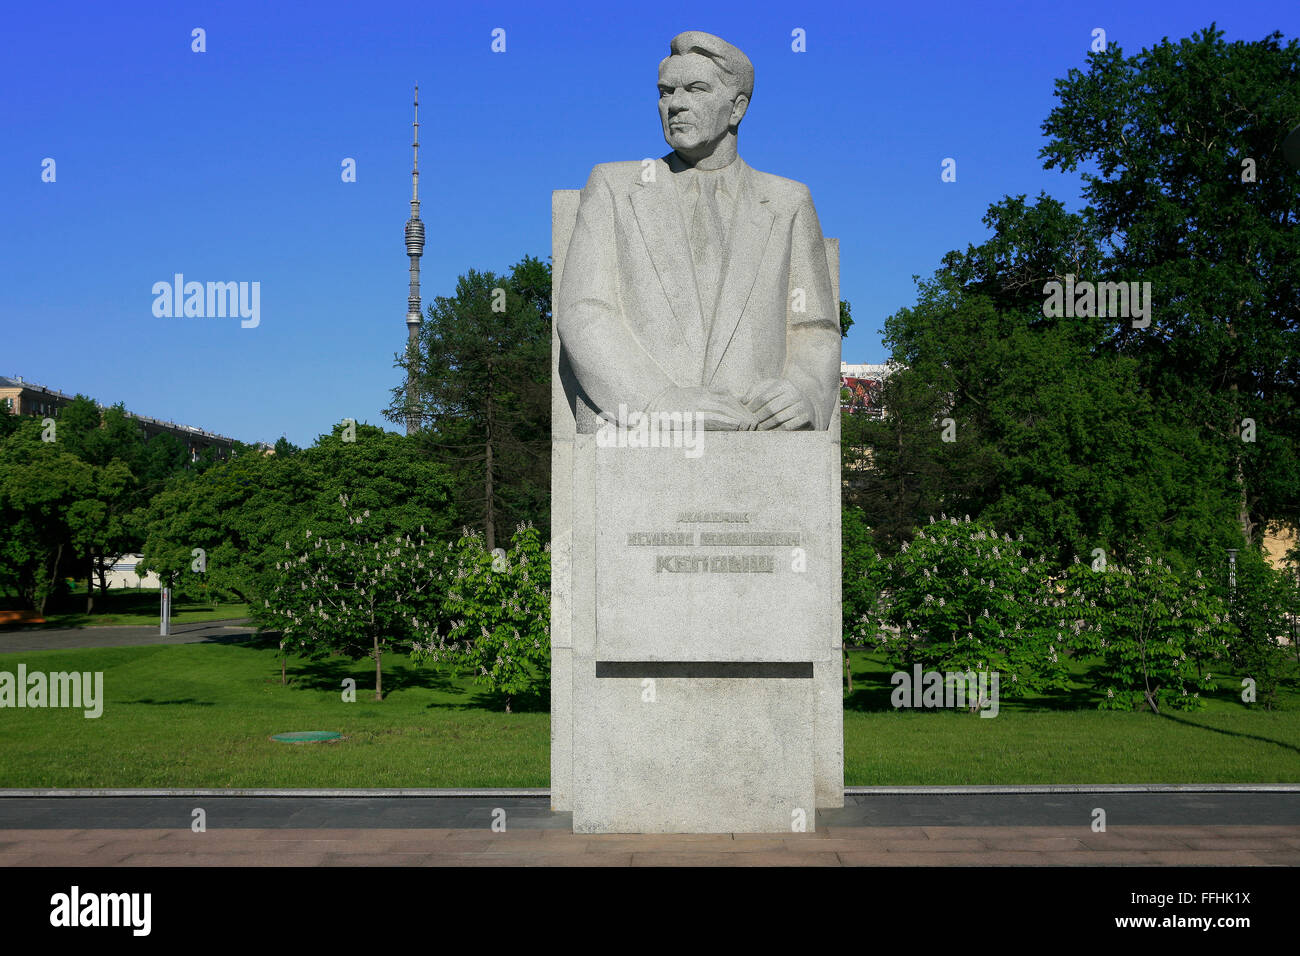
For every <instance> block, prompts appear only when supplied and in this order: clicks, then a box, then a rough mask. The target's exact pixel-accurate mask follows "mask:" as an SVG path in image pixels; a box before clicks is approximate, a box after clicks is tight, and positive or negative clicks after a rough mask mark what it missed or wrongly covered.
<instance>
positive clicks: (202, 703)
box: [119, 697, 217, 707]
mask: <svg viewBox="0 0 1300 956" xmlns="http://www.w3.org/2000/svg"><path fill="white" fill-rule="evenodd" d="M119 703H123V704H154V705H158V706H164V707H165V706H170V705H171V704H193V705H194V706H195V707H215V706H217V704H216V701H212V700H195V699H194V698H193V697H179V698H176V699H175V700H154V699H153V698H152V697H141V698H139V699H137V700H123V701H119Z"/></svg>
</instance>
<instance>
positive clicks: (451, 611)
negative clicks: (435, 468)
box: [412, 525, 551, 713]
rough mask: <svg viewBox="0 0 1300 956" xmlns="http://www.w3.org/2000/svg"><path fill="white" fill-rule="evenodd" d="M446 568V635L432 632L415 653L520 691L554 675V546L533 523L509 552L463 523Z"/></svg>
mask: <svg viewBox="0 0 1300 956" xmlns="http://www.w3.org/2000/svg"><path fill="white" fill-rule="evenodd" d="M453 550H454V560H453V562H452V563H451V564H449V565H447V570H446V571H445V572H444V580H445V588H446V615H447V617H448V618H449V619H450V623H449V625H448V628H447V632H446V633H445V634H439V633H428V634H427V635H426V637H425V639H424V641H423V643H417V645H416V647H415V649H414V651H413V652H412V656H413V657H414V658H416V659H418V660H427V661H430V662H433V663H441V664H449V665H451V666H453V667H456V668H460V669H463V670H467V671H469V672H470V673H472V674H473V675H474V679H475V681H477V682H478V683H480V684H484V685H486V686H487V687H489V688H491V689H492V690H493V691H496V692H498V693H502V694H505V696H506V700H505V708H506V713H510V710H511V704H512V703H513V701H514V699H515V697H516V696H518V695H520V694H523V693H528V692H536V691H537V690H538V689H540V688H542V687H544V686H546V684H547V683H548V682H549V680H550V664H551V591H550V582H551V572H550V569H551V553H550V552H551V546H550V545H549V544H545V545H544V544H542V541H541V536H540V535H539V534H538V531H537V529H536V528H534V527H533V526H532V525H520V526H519V527H518V528H517V529H516V530H515V533H514V536H513V537H512V539H511V547H510V549H509V550H508V551H507V550H506V549H504V548H498V549H496V550H495V551H493V550H489V549H488V548H487V547H486V546H485V543H484V540H483V538H482V536H481V535H479V534H478V533H477V532H473V531H470V530H469V529H465V531H464V532H463V533H462V535H461V537H460V540H459V541H457V542H456V544H455V545H453Z"/></svg>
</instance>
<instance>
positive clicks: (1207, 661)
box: [1062, 548, 1233, 714]
mask: <svg viewBox="0 0 1300 956" xmlns="http://www.w3.org/2000/svg"><path fill="white" fill-rule="evenodd" d="M1062 583H1063V586H1064V588H1065V589H1066V591H1067V592H1068V593H1069V595H1070V596H1071V597H1072V598H1074V600H1075V603H1076V605H1077V606H1078V608H1079V614H1080V615H1081V617H1082V619H1083V620H1084V621H1086V622H1087V624H1088V625H1089V626H1088V627H1087V628H1085V629H1084V631H1083V632H1082V637H1083V638H1084V643H1085V645H1086V646H1087V650H1089V651H1091V652H1092V653H1094V654H1096V655H1097V656H1099V657H1100V658H1101V662H1102V666H1101V667H1100V668H1099V669H1098V670H1097V671H1096V674H1097V680H1098V689H1099V690H1105V691H1106V697H1105V698H1104V699H1103V700H1102V702H1101V704H1100V706H1101V707H1102V708H1103V709H1119V710H1130V709H1134V708H1137V707H1140V706H1142V705H1143V704H1145V705H1146V706H1147V707H1149V708H1150V709H1151V711H1152V712H1153V713H1157V714H1158V713H1160V708H1161V707H1162V706H1165V705H1168V706H1172V707H1174V708H1175V709H1178V710H1192V709H1194V708H1197V707H1200V706H1201V704H1202V700H1201V691H1204V690H1209V689H1210V688H1211V687H1212V686H1213V685H1212V684H1211V681H1212V680H1213V677H1214V674H1213V671H1214V668H1215V667H1218V666H1222V667H1224V668H1226V667H1227V665H1228V647H1229V640H1230V638H1231V635H1232V630H1233V629H1232V625H1231V623H1230V622H1229V620H1228V609H1227V607H1226V606H1225V604H1224V602H1223V600H1222V599H1221V598H1220V597H1219V595H1218V594H1217V593H1216V592H1215V589H1214V588H1212V587H1211V586H1210V585H1209V583H1208V582H1207V581H1206V580H1205V579H1204V577H1203V575H1202V574H1201V572H1200V570H1197V571H1195V572H1194V574H1193V575H1186V574H1182V573H1180V572H1178V571H1176V570H1175V569H1174V568H1173V567H1171V566H1170V565H1169V564H1168V563H1166V562H1165V561H1164V560H1163V559H1161V558H1159V557H1154V558H1153V557H1152V555H1150V554H1144V553H1142V549H1140V548H1135V549H1133V550H1132V552H1131V553H1130V560H1129V563H1127V564H1117V563H1114V562H1110V561H1105V562H1104V563H1103V562H1102V561H1101V560H1098V561H1097V562H1094V563H1088V564H1085V563H1083V562H1079V563H1077V564H1073V565H1071V566H1070V567H1069V568H1067V569H1066V572H1065V575H1064V576H1063V578H1062Z"/></svg>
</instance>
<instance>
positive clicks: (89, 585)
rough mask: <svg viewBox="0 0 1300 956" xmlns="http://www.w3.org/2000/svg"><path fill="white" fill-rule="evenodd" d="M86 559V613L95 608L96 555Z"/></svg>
mask: <svg viewBox="0 0 1300 956" xmlns="http://www.w3.org/2000/svg"><path fill="white" fill-rule="evenodd" d="M86 560H87V562H88V563H87V565H86V613H87V614H89V613H90V612H91V611H93V610H94V608H95V556H94V555H91V556H90V557H89V558H87V559H86Z"/></svg>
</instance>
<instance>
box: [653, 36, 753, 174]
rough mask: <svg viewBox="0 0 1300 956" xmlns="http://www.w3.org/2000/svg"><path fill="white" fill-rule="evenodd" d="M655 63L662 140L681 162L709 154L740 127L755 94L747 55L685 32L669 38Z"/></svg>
mask: <svg viewBox="0 0 1300 956" xmlns="http://www.w3.org/2000/svg"><path fill="white" fill-rule="evenodd" d="M670 49H671V51H672V52H671V54H670V55H669V56H667V57H666V58H665V59H664V60H663V62H662V63H660V64H659V119H660V122H662V123H663V128H664V139H666V140H667V141H668V145H669V146H671V147H672V148H673V149H675V150H676V151H677V153H678V154H679V155H680V156H682V157H683V158H684V159H687V160H689V161H691V162H697V161H699V160H701V159H705V158H707V157H709V156H711V155H713V153H714V151H715V150H716V149H717V148H718V146H719V144H721V143H723V142H724V141H726V140H728V138H730V140H731V150H732V151H734V149H735V135H736V128H737V127H738V126H739V125H740V121H741V119H742V118H743V117H744V115H745V110H746V109H747V108H748V107H749V100H750V97H751V96H752V95H753V93H754V66H753V64H752V63H750V62H749V57H747V56H745V54H743V53H741V52H740V50H738V49H736V48H735V47H734V46H732V45H731V44H730V43H728V42H727V41H726V40H723V39H721V38H720V37H715V36H714V35H713V34H711V33H701V32H700V31H698V30H689V31H687V32H686V33H679V34H678V35H677V36H675V37H673V42H672V44H671V46H670Z"/></svg>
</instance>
